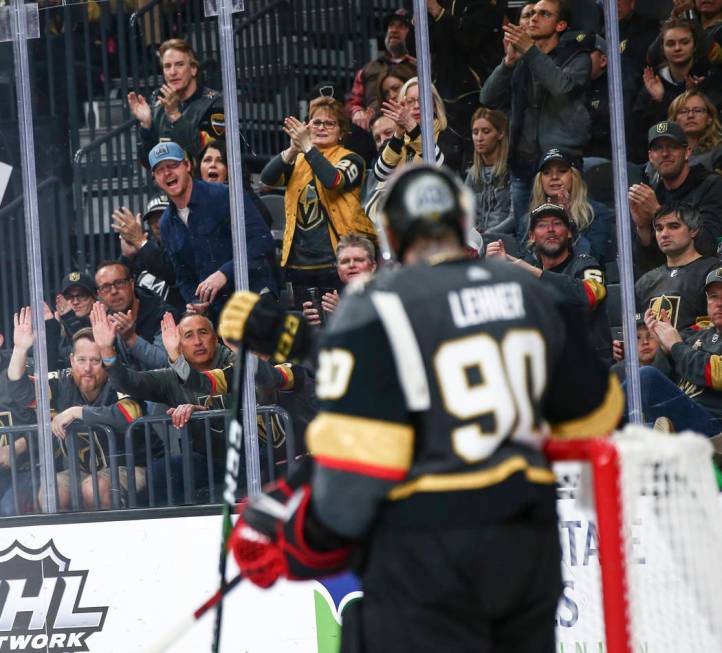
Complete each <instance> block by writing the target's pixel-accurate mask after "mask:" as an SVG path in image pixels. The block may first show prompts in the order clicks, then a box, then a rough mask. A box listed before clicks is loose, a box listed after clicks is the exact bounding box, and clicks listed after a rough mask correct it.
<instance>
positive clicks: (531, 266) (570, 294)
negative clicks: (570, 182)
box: [486, 204, 612, 365]
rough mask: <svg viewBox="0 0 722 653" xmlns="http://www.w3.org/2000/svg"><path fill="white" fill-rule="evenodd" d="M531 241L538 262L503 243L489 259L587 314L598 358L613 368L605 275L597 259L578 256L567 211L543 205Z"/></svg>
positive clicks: (532, 221) (533, 217)
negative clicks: (550, 288)
mask: <svg viewBox="0 0 722 653" xmlns="http://www.w3.org/2000/svg"><path fill="white" fill-rule="evenodd" d="M529 240H530V242H531V244H532V246H533V252H534V258H533V259H532V260H531V261H530V262H528V261H525V260H523V259H521V258H514V257H513V256H509V255H508V254H507V253H506V250H505V248H504V244H503V242H502V241H501V240H499V241H497V242H492V243H489V244H488V245H487V248H486V257H487V258H494V257H496V258H505V259H506V260H508V261H511V262H512V263H514V264H515V265H518V266H519V267H522V268H524V269H525V270H527V271H528V272H529V273H531V274H533V275H534V276H535V277H537V278H538V279H541V281H542V282H545V283H548V284H550V285H552V286H554V287H555V288H556V290H557V292H559V293H560V294H561V296H562V297H563V298H564V300H565V302H566V303H568V304H571V305H575V306H578V307H579V308H580V309H582V310H584V312H585V314H586V316H587V324H588V326H589V339H590V341H591V342H592V344H593V345H594V348H595V350H596V352H597V355H598V356H599V357H600V359H602V360H603V361H604V362H605V363H607V365H611V364H612V341H611V334H610V331H609V319H608V317H607V307H606V301H605V300H606V297H607V289H606V287H605V285H604V273H603V272H602V268H601V267H600V265H599V263H597V261H596V259H594V258H592V257H591V256H589V255H588V254H575V253H574V250H573V248H572V223H571V220H570V219H569V215H568V214H567V212H566V211H565V210H564V208H563V207H561V206H558V205H556V204H542V205H541V206H539V207H537V208H536V209H534V210H533V211H532V212H531V214H530V216H529Z"/></svg>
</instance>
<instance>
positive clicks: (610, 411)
mask: <svg viewBox="0 0 722 653" xmlns="http://www.w3.org/2000/svg"><path fill="white" fill-rule="evenodd" d="M623 412H624V391H623V390H622V386H621V385H620V384H619V379H617V377H616V375H614V374H610V376H609V385H608V386H607V394H606V395H605V397H604V401H602V403H601V404H600V405H599V406H597V407H596V408H595V409H594V410H593V411H592V412H591V413H589V414H588V415H585V416H584V417H578V418H577V419H573V420H569V421H568V422H560V423H559V424H552V437H556V438H592V437H597V438H598V437H602V436H604V435H607V434H608V433H610V432H611V431H612V430H614V428H616V426H617V423H618V422H619V418H620V417H621V416H622V413H623Z"/></svg>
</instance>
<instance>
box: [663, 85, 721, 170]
mask: <svg viewBox="0 0 722 653" xmlns="http://www.w3.org/2000/svg"><path fill="white" fill-rule="evenodd" d="M668 117H669V119H670V120H674V122H676V123H677V124H678V125H679V126H680V127H681V128H682V129H683V130H684V134H685V136H686V137H687V144H688V145H689V147H690V148H692V155H691V156H690V158H689V165H695V164H697V163H700V164H702V165H703V166H704V167H705V168H707V170H710V171H713V170H714V169H715V164H717V165H719V162H720V159H721V158H722V125H721V124H720V121H719V113H718V111H717V107H716V106H715V105H714V104H712V102H711V100H710V99H709V98H708V97H707V96H706V95H705V94H704V93H703V92H702V91H700V90H699V89H696V88H693V89H690V90H689V91H685V92H684V93H682V95H678V96H677V97H676V98H675V99H674V100H673V101H672V104H670V105H669V114H668Z"/></svg>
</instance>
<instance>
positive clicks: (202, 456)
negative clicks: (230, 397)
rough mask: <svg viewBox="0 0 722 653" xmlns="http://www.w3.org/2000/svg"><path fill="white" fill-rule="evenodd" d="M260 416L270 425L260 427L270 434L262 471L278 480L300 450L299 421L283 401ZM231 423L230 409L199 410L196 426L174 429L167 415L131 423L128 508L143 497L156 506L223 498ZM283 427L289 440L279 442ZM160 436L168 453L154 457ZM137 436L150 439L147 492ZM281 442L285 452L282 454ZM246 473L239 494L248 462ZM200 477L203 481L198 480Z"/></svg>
mask: <svg viewBox="0 0 722 653" xmlns="http://www.w3.org/2000/svg"><path fill="white" fill-rule="evenodd" d="M256 415H257V417H258V419H259V420H260V421H261V423H262V424H263V427H264V428H263V430H262V431H260V430H259V432H265V433H266V437H265V447H263V448H262V450H261V465H262V469H261V470H260V472H261V473H260V476H261V477H262V478H263V479H264V481H272V480H274V479H275V478H276V476H277V471H278V469H279V468H283V469H286V468H289V467H291V468H292V467H293V464H294V458H295V456H296V455H297V453H298V452H297V451H296V449H295V440H294V433H293V425H292V422H291V418H290V416H289V415H288V413H287V412H286V411H285V410H284V409H283V408H281V407H280V406H258V407H257V408H256ZM274 420H275V421H276V423H275V424H274ZM229 422H230V414H229V412H228V411H227V410H211V411H203V412H198V413H194V414H193V416H192V417H191V420H190V422H189V425H190V428H189V425H186V426H184V427H183V428H181V429H171V426H170V419H169V418H168V417H167V416H165V415H158V416H148V417H141V418H139V419H136V420H135V421H133V422H132V423H131V424H129V425H128V428H127V430H126V433H125V451H126V454H125V457H126V467H127V469H128V507H130V508H135V507H138V506H139V504H140V503H141V502H142V503H144V504H147V505H148V506H150V507H158V506H166V505H170V506H174V505H181V504H183V505H188V504H196V503H219V502H220V501H221V497H222V494H223V483H224V473H225V448H226V432H227V430H228V426H229ZM194 427H195V429H194ZM278 429H280V432H281V433H282V435H283V439H282V440H278V439H276V441H274V437H273V434H274V433H278V432H279V431H278ZM139 431H140V432H141V433H138V432H139ZM173 431H175V433H174V432H173ZM154 436H157V437H159V439H160V441H161V443H162V447H163V448H162V453H159V454H157V455H155V456H151V453H150V452H151V447H150V446H149V444H150V441H151V439H152V438H153V437H154ZM269 436H270V437H269ZM137 437H142V438H144V440H145V443H146V447H145V451H146V460H144V461H143V463H144V466H145V468H146V470H147V477H146V492H143V493H140V492H138V490H137V488H136V486H135V479H134V475H133V474H132V473H131V472H132V470H133V469H134V467H135V465H136V464H137V463H138V461H136V460H135V456H134V454H133V447H132V444H133V442H134V440H135V438H137ZM281 446H283V455H279V452H280V451H281ZM240 475H241V478H240V479H239V484H238V487H239V491H238V492H237V495H236V497H237V498H241V497H242V496H243V494H242V491H243V489H244V488H245V482H244V481H245V479H244V478H243V477H244V475H245V464H242V465H241V471H240ZM199 478H200V479H201V482H198V480H199ZM141 495H142V496H141Z"/></svg>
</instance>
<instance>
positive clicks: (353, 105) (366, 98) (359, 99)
mask: <svg viewBox="0 0 722 653" xmlns="http://www.w3.org/2000/svg"><path fill="white" fill-rule="evenodd" d="M383 26H384V31H385V32H386V37H385V38H384V46H385V48H386V49H385V50H384V51H383V52H382V53H381V54H379V56H378V57H376V59H373V60H372V61H369V62H368V63H367V64H366V65H365V66H364V67H363V68H361V70H359V71H358V72H357V73H356V76H355V77H354V80H353V87H352V89H351V93H349V96H348V98H347V99H346V113H348V115H349V116H351V121H352V122H353V124H354V125H358V126H359V127H362V128H363V129H366V130H368V128H369V121H370V120H371V118H373V116H374V115H375V114H376V112H377V111H378V109H379V105H380V99H379V89H378V80H379V78H380V77H382V76H383V74H384V73H385V72H386V71H387V70H388V69H389V67H390V66H392V65H394V66H396V67H397V68H399V69H404V70H405V71H406V72H407V79H410V78H411V77H415V76H416V59H414V58H413V57H412V56H411V55H410V54H409V52H408V50H407V49H406V37H407V36H408V35H409V31H410V30H411V16H410V14H409V12H407V11H406V9H397V10H396V11H394V12H393V13H390V14H388V15H386V17H385V18H384V23H383Z"/></svg>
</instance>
